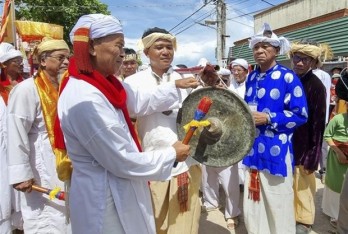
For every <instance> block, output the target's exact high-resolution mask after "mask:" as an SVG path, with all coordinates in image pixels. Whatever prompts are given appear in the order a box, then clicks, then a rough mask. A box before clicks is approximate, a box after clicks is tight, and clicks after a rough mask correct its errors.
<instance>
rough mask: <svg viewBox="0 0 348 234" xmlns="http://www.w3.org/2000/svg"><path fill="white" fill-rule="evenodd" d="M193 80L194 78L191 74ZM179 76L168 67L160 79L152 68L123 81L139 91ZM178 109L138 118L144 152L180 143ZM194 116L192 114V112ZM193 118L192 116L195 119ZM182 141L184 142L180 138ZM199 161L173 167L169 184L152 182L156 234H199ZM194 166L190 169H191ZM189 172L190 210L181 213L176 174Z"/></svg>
mask: <svg viewBox="0 0 348 234" xmlns="http://www.w3.org/2000/svg"><path fill="white" fill-rule="evenodd" d="M190 76H191V77H192V75H190ZM182 78H184V76H181V75H180V74H179V73H177V72H175V71H173V69H172V68H169V69H168V71H167V72H166V73H164V74H163V75H162V77H159V76H158V75H156V74H155V73H154V72H153V71H152V69H151V67H149V68H147V69H146V70H144V71H141V72H138V73H135V74H134V75H132V76H129V77H127V78H126V79H125V80H124V82H125V83H127V84H129V85H130V86H131V87H136V88H139V89H141V90H142V89H145V90H147V89H153V88H155V87H157V86H158V85H159V84H165V83H168V82H173V81H175V80H178V79H182ZM191 91H192V89H180V94H181V97H182V99H185V98H186V97H187V96H188V95H189V93H190V92H191ZM178 111H179V109H174V110H172V111H169V112H155V113H153V114H151V115H146V116H135V117H136V119H137V127H138V135H139V137H140V139H141V141H142V146H143V150H144V151H153V150H159V149H163V148H166V147H168V146H171V145H173V144H174V143H175V142H176V141H177V140H178V135H177V126H176V118H177V115H178ZM192 115H193V113H192ZM192 117H193V116H192ZM180 140H183V139H180ZM192 165H198V162H197V161H196V160H194V159H193V158H192V157H188V158H187V159H186V160H185V161H184V162H179V163H178V164H177V166H176V167H173V168H172V172H171V175H172V176H173V177H172V178H171V180H170V181H151V182H150V188H151V195H152V204H153V207H154V214H155V223H156V231H157V233H168V234H171V233H191V234H194V233H198V227H199V218H200V199H199V193H198V190H199V186H200V182H201V173H200V171H201V169H200V166H195V167H197V168H195V167H191V166H192ZM190 167H191V168H190ZM184 172H187V174H188V177H189V186H188V194H189V195H188V202H187V205H188V207H189V208H188V211H186V212H184V213H181V212H180V205H179V201H178V198H177V194H178V181H177V177H175V176H177V175H179V174H182V173H184Z"/></svg>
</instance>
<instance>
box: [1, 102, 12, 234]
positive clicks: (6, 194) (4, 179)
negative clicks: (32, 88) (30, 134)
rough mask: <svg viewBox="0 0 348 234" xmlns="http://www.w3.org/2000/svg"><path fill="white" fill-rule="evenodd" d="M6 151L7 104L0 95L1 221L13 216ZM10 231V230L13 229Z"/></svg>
mask: <svg viewBox="0 0 348 234" xmlns="http://www.w3.org/2000/svg"><path fill="white" fill-rule="evenodd" d="M6 152H7V127H6V105H5V102H4V100H3V98H2V97H1V96H0V191H1V192H0V223H1V222H2V221H4V220H6V219H9V218H10V217H11V186H10V184H9V182H8V168H7V155H6ZM0 225H1V224H0ZM0 230H1V228H0ZM8 231H9V232H10V231H11V230H8Z"/></svg>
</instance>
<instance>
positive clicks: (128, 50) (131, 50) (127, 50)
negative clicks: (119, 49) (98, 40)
mask: <svg viewBox="0 0 348 234" xmlns="http://www.w3.org/2000/svg"><path fill="white" fill-rule="evenodd" d="M123 50H124V53H125V54H137V52H135V50H133V49H130V48H123Z"/></svg>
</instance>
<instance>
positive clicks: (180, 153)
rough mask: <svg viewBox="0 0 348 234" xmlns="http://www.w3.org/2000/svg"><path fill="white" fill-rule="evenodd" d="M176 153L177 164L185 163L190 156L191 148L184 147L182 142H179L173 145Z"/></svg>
mask: <svg viewBox="0 0 348 234" xmlns="http://www.w3.org/2000/svg"><path fill="white" fill-rule="evenodd" d="M172 146H173V147H174V149H175V152H176V160H175V161H177V162H183V161H185V160H186V159H187V157H188V156H189V154H190V146H189V145H184V144H183V143H182V142H181V141H177V142H175V143H174V144H173V145H172Z"/></svg>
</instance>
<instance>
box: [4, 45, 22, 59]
mask: <svg viewBox="0 0 348 234" xmlns="http://www.w3.org/2000/svg"><path fill="white" fill-rule="evenodd" d="M16 57H23V55H22V53H21V52H20V51H19V50H16V49H15V47H14V46H13V45H11V44H9V43H6V42H2V43H1V44H0V63H4V62H6V61H8V60H10V59H13V58H16Z"/></svg>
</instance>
